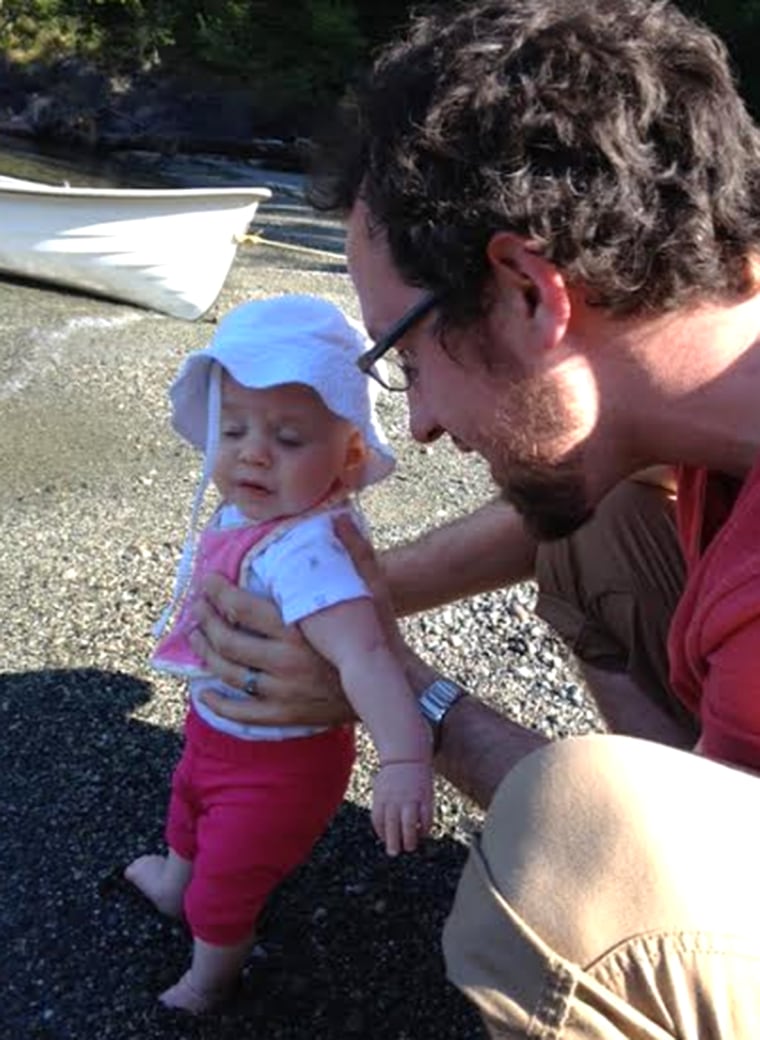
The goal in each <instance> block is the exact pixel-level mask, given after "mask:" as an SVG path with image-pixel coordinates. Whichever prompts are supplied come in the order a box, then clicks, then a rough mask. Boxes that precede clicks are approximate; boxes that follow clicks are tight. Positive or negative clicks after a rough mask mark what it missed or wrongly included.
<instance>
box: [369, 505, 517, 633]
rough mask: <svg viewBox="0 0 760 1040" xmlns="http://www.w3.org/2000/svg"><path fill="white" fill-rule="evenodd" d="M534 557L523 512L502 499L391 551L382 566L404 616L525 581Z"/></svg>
mask: <svg viewBox="0 0 760 1040" xmlns="http://www.w3.org/2000/svg"><path fill="white" fill-rule="evenodd" d="M535 559H536V542H535V540H534V539H533V538H531V537H530V535H529V534H528V532H527V531H526V530H525V525H524V524H523V521H522V519H521V518H520V516H519V514H518V513H517V512H516V511H515V509H514V508H513V507H512V506H510V505H508V504H507V503H506V502H502V501H501V500H499V499H497V500H495V501H493V502H489V503H487V505H484V506H481V508H480V509H477V510H476V511H475V512H474V513H469V514H468V515H467V516H463V517H460V518H458V519H457V520H454V521H452V522H451V523H449V524H445V525H444V526H443V527H437V528H435V529H434V530H431V531H428V532H427V533H425V534H423V535H421V536H420V537H419V538H416V539H415V540H414V541H413V542H409V543H407V544H406V545H399V546H394V547H393V548H391V549H387V550H386V551H385V552H384V553H382V554H381V555H380V557H379V562H380V568H381V570H382V573H383V577H384V578H385V581H386V584H387V586H388V590H389V592H390V595H391V600H392V602H393V608H394V610H395V612H396V614H397V615H398V616H399V617H401V616H403V615H406V614H414V613H417V612H418V611H421V610H429V609H430V608H431V607H438V606H441V605H442V604H444V603H451V602H453V601H454V600H458V599H465V598H466V597H468V596H474V595H475V594H476V593H478V592H488V591H490V590H491V589H497V588H504V587H505V586H507V585H514V584H515V583H516V582H518V581H524V580H526V579H527V578H530V577H532V576H533V569H534V565H535Z"/></svg>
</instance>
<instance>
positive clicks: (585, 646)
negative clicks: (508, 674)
mask: <svg viewBox="0 0 760 1040" xmlns="http://www.w3.org/2000/svg"><path fill="white" fill-rule="evenodd" d="M536 580H537V582H538V588H539V596H538V603H537V605H536V611H537V613H538V614H539V615H540V616H541V617H542V618H543V619H544V620H545V621H547V622H548V623H549V624H550V625H551V626H552V627H553V628H554V629H555V630H556V631H557V633H558V634H559V635H560V636H561V637H562V639H563V640H564V642H565V643H567V645H568V646H569V648H570V649H571V650H572V651H573V653H574V654H575V655H576V656H577V657H578V658H579V659H580V660H581V661H582V662H584V663H585V664H589V665H592V666H593V667H595V668H601V669H604V670H607V671H612V672H621V673H626V674H628V675H630V677H631V678H632V679H633V680H634V682H635V683H636V685H637V686H638V687H639V689H641V690H642V691H643V692H644V693H645V694H646V695H647V696H648V697H649V698H650V699H651V700H652V701H653V702H654V703H655V704H657V705H658V706H659V707H661V708H664V709H665V711H666V712H667V713H668V715H670V716H671V717H672V718H675V719H676V720H677V721H678V722H679V723H680V724H681V725H683V726H685V727H686V729H687V731H688V732H690V733H691V734H692V735H693V737H694V740H695V741H696V738H697V735H698V727H697V725H696V722H695V720H694V718H693V716H692V715H691V714H690V713H689V712H688V711H687V710H686V709H685V708H684V706H683V705H682V704H681V702H680V701H679V700H678V699H677V698H676V697H675V696H674V695H673V694H672V693H671V690H670V682H669V668H668V656H667V637H668V630H669V628H670V621H671V618H672V616H673V612H674V610H675V607H676V604H677V603H678V600H679V599H680V597H681V593H682V592H683V587H684V581H685V569H684V562H683V556H682V554H681V549H680V545H679V541H678V533H677V530H676V523H675V502H674V500H673V496H672V494H671V493H670V492H668V491H667V490H665V489H664V488H661V487H657V486H655V485H652V484H643V483H639V482H637V481H633V480H627V481H623V483H621V484H619V485H618V486H617V487H616V488H614V489H613V490H612V491H611V492H610V493H609V494H608V495H607V496H606V497H605V498H604V500H603V501H602V502H601V503H600V505H599V506H598V508H597V510H596V513H595V514H594V516H593V517H592V519H591V520H590V521H589V522H588V523H587V524H585V525H584V526H583V527H582V528H580V529H579V530H578V531H576V532H575V534H573V535H572V536H571V537H570V538H566V539H562V540H560V541H557V542H547V543H542V544H541V545H540V546H539V548H538V552H537V557H536Z"/></svg>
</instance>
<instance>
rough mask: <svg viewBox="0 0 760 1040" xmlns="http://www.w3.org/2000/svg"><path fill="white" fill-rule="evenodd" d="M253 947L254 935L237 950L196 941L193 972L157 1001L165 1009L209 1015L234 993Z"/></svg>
mask: <svg viewBox="0 0 760 1040" xmlns="http://www.w3.org/2000/svg"><path fill="white" fill-rule="evenodd" d="M252 943H253V933H251V935H249V936H248V938H247V939H246V940H245V942H242V943H238V945H237V946H212V945H211V944H210V943H206V942H203V940H202V939H196V940H195V942H194V944H193V962H192V964H191V965H190V969H189V970H188V971H186V972H185V974H184V975H183V976H182V978H181V979H180V980H179V982H176V983H175V984H174V985H173V986H171V987H170V988H169V989H167V990H165V991H164V992H163V993H162V994H161V996H160V997H159V998H158V999H159V1000H160V1001H161V1003H162V1004H163V1005H164V1006H165V1007H169V1008H179V1009H180V1010H182V1011H189V1012H190V1013H191V1014H193V1015H199V1014H201V1013H202V1012H204V1011H210V1010H211V1009H212V1008H213V1007H216V1005H217V1004H220V1003H221V1002H222V1001H224V1000H226V999H227V998H228V997H229V996H230V994H231V993H232V991H233V990H234V988H235V986H236V984H237V981H238V979H239V977H240V972H241V970H242V968H243V964H244V962H245V958H246V956H247V955H248V951H249V950H250V948H251V945H252Z"/></svg>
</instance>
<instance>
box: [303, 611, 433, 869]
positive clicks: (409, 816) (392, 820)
mask: <svg viewBox="0 0 760 1040" xmlns="http://www.w3.org/2000/svg"><path fill="white" fill-rule="evenodd" d="M300 627H301V629H302V631H303V633H304V635H305V636H306V638H307V639H308V641H309V642H310V643H311V644H312V646H313V647H314V648H315V649H316V650H318V651H319V652H320V653H321V654H323V655H324V656H325V657H326V658H328V660H330V661H331V662H332V663H333V664H334V665H335V667H336V668H337V669H338V671H339V672H340V677H341V682H342V685H343V689H344V690H345V693H346V696H347V697H348V699H349V700H350V702H351V704H352V705H353V707H354V709H355V711H356V713H357V715H359V717H360V718H361V719H362V721H363V722H364V724H365V725H366V727H367V729H368V730H369V732H370V735H371V736H372V739H373V741H374V744H375V747H376V748H377V752H378V756H379V758H380V771H379V773H378V775H377V777H376V778H375V782H374V792H373V799H372V823H373V825H374V828H375V830H376V831H377V834H378V836H379V837H380V838H381V839H382V840H383V841H384V842H385V847H386V850H387V851H388V853H389V854H390V855H396V853H398V852H400V851H401V850H402V849H403V850H404V851H407V852H410V851H413V850H414V849H415V848H416V847H417V841H418V838H419V835H420V833H423V834H424V833H425V832H427V831H428V830H429V829H430V826H431V824H432V813H433V808H432V807H433V771H432V748H431V740H430V732H429V730H428V727H427V725H426V723H425V721H424V720H423V718H422V716H421V715H420V713H419V709H418V707H417V701H416V698H415V697H414V694H413V693H412V690H411V688H410V686H409V684H408V682H407V680H406V676H405V674H404V671H403V669H402V667H401V665H400V664H399V662H398V661H397V659H396V657H395V656H394V655H393V653H392V652H391V650H390V648H389V647H388V645H387V643H386V641H385V636H384V634H383V630H382V627H381V624H380V621H379V619H378V616H377V612H376V610H375V606H374V603H373V602H372V600H371V599H354V600H351V601H349V602H345V603H339V604H336V605H335V606H332V607H328V608H326V609H325V610H320V611H319V612H317V613H316V614H312V615H310V616H309V617H306V618H303V619H302V620H301V622H300Z"/></svg>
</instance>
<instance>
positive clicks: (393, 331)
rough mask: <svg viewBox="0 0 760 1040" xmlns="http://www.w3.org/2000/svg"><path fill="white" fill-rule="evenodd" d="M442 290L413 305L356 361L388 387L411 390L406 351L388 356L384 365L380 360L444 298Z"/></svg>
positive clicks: (363, 369)
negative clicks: (380, 363) (405, 359)
mask: <svg viewBox="0 0 760 1040" xmlns="http://www.w3.org/2000/svg"><path fill="white" fill-rule="evenodd" d="M444 295H445V294H444V293H443V292H442V291H440V290H439V291H437V292H431V293H428V295H427V296H423V297H422V299H421V300H418V301H417V303H415V305H414V306H413V307H410V308H409V310H408V311H407V312H406V314H403V315H402V316H401V317H400V318H399V320H398V321H397V322H396V323H395V324H394V325H392V326H391V327H390V328H389V329H388V331H387V332H386V333H385V335H383V336H381V337H380V339H379V340H378V341H377V342H376V343H375V345H374V347H370V349H369V350H367V351H366V352H365V353H364V354H362V355H361V356H360V357H359V359H358V360H357V362H356V363H357V365H358V366H359V368H360V369H361V370H362V372H365V373H366V374H367V375H368V376H372V378H373V379H376V380H377V382H378V383H380V385H381V386H384V387H385V389H386V390H408V389H409V387H410V385H411V378H410V373H409V369H408V367H407V366H406V365H405V364H404V359H403V355H397V356H393V357H391V358H386V361H385V365H384V366H382V368H381V369H378V368H376V367H375V366H376V365H377V362H378V361H379V360H380V359H381V358H383V357H385V355H386V354H387V353H388V351H389V350H390V349H391V348H392V347H395V346H396V344H397V343H398V341H399V340H400V339H401V338H402V336H405V335H406V334H407V332H408V331H409V329H411V328H412V327H413V326H414V325H416V324H417V322H419V321H422V319H423V318H424V317H425V315H426V314H429V313H430V312H431V311H432V310H433V309H434V308H435V307H436V306H437V305H438V304H439V303H440V302H441V300H442V299H443V297H444Z"/></svg>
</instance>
